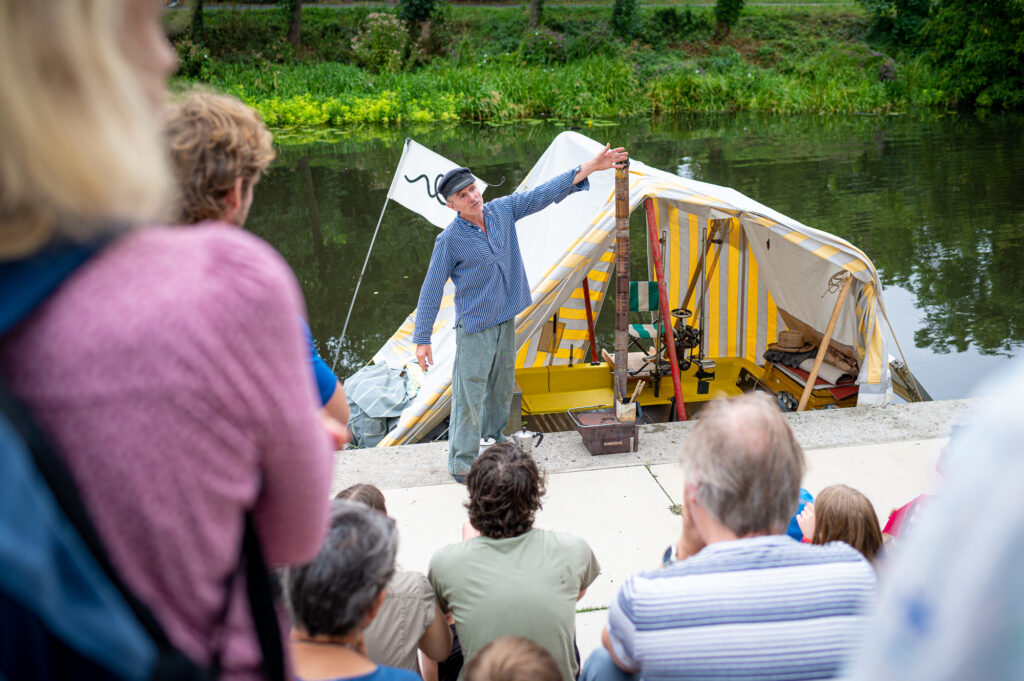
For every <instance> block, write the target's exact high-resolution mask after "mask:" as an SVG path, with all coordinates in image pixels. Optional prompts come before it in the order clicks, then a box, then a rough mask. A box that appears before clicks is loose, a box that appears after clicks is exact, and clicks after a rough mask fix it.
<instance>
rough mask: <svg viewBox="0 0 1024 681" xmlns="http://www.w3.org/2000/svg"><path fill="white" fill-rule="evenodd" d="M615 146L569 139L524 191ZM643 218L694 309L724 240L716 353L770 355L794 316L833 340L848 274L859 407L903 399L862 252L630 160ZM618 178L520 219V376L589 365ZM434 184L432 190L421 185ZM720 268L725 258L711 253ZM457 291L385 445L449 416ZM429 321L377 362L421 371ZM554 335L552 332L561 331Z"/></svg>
mask: <svg viewBox="0 0 1024 681" xmlns="http://www.w3.org/2000/svg"><path fill="white" fill-rule="evenodd" d="M602 147H603V145H602V144H599V143H598V142H595V141H594V140H592V139H590V138H588V137H585V136H583V135H580V134H578V133H574V132H565V133H562V134H560V135H559V136H558V137H557V138H555V140H554V141H553V142H552V144H551V146H549V147H548V149H547V151H545V152H544V154H543V156H541V158H540V160H539V161H538V162H537V164H536V165H535V166H534V167H533V169H532V170H531V171H530V172H529V174H528V175H527V176H526V178H525V179H524V180H523V181H522V183H521V184H520V185H519V187H518V188H517V189H516V191H518V192H522V191H526V190H529V189H532V188H534V187H536V186H538V185H539V184H542V183H543V182H545V181H546V180H549V179H551V178H552V177H554V176H555V175H558V174H559V173H562V172H565V171H566V170H568V169H570V168H573V167H574V166H576V165H578V164H580V163H582V162H583V161H586V160H588V159H590V158H593V157H594V155H596V154H597V153H598V151H600V150H601V148H602ZM629 178H630V202H631V206H630V207H631V209H634V208H636V207H637V206H641V205H643V202H644V200H645V199H650V200H651V202H652V203H651V208H650V215H652V216H653V219H654V222H655V223H656V224H657V228H658V230H659V232H660V234H661V235H662V237H663V239H664V240H665V244H666V245H665V247H664V253H663V260H664V264H665V276H666V286H667V288H668V294H669V304H670V307H676V306H678V305H680V302H681V300H682V298H683V295H684V293H685V290H686V288H687V283H688V280H689V278H690V274H691V273H692V272H694V271H695V270H696V269H697V268H698V267H699V262H700V261H699V254H700V252H701V249H702V248H703V247H704V244H705V243H706V237H707V233H708V231H709V230H712V229H715V230H717V231H718V235H719V237H720V241H721V242H722V244H721V246H720V247H718V248H720V250H721V252H720V254H719V255H720V257H719V258H718V259H717V260H716V266H715V268H714V269H712V268H711V266H710V265H709V264H708V263H707V262H705V265H704V266H705V268H706V270H705V271H706V274H707V280H708V281H707V291H706V293H705V294H704V295H706V296H707V312H706V315H707V321H706V327H705V329H704V331H705V334H704V335H705V339H704V342H705V344H706V350H707V352H708V355H709V356H711V357H727V356H732V357H746V358H747V359H749V360H750V361H753V362H757V363H761V362H762V360H761V354H762V353H763V351H764V348H765V346H766V345H767V344H768V343H771V342H774V341H775V340H776V337H777V332H778V331H779V330H782V329H784V328H786V325H787V324H788V321H789V320H793V321H794V323H799V324H803V325H805V327H806V330H808V331H809V332H811V333H814V332H815V331H816V332H817V333H818V334H819V337H820V333H821V331H822V330H823V329H824V328H825V326H826V325H827V323H828V319H829V317H830V315H831V314H832V310H833V308H834V306H835V301H836V296H837V290H838V287H837V286H835V282H836V278H835V275H837V274H839V275H841V274H843V273H846V274H847V275H850V276H852V277H853V282H852V285H851V288H850V293H849V297H848V299H847V300H848V302H847V303H846V304H845V305H844V306H843V308H842V313H841V314H840V317H839V321H838V323H837V325H836V328H835V332H834V335H833V339H834V342H835V343H839V344H842V345H845V346H847V347H848V348H850V349H851V351H852V353H853V354H854V355H855V356H856V358H857V360H858V361H859V363H860V372H859V375H858V376H857V383H858V386H859V394H858V403H859V404H882V403H885V402H888V401H889V400H890V399H891V398H892V384H891V380H890V376H889V367H888V363H887V361H888V349H887V340H886V337H885V335H884V334H883V333H882V321H883V320H884V315H885V311H884V309H883V307H882V305H881V299H880V297H879V293H880V292H881V283H880V282H879V280H878V275H877V273H876V272H875V268H874V266H873V265H872V264H871V261H870V260H869V259H868V258H867V256H865V255H864V254H863V253H862V252H861V251H860V250H858V249H857V248H855V247H854V246H852V245H851V244H849V243H848V242H846V241H844V240H843V239H840V238H838V237H836V236H833V235H831V234H828V233H825V232H821V231H819V230H816V229H813V228H810V227H807V226H805V225H803V224H801V223H800V222H797V221H796V220H793V219H791V218H788V217H786V216H785V215H782V214H781V213H778V212H776V211H773V210H772V209H770V208H768V207H767V206H763V205H761V204H760V203H758V202H756V201H754V200H752V199H750V198H748V197H746V196H744V195H742V194H740V193H739V192H737V191H735V190H732V189H728V188H726V187H719V186H716V185H712V184H708V183H704V182H698V181H695V180H690V179H686V178H683V177H679V176H677V175H674V174H672V173H668V172H664V171H661V170H658V169H656V168H651V167H649V166H647V165H645V164H644V163H642V162H641V161H639V160H637V159H631V160H630V168H629ZM614 182H615V176H614V173H613V172H611V171H606V172H599V173H595V174H593V175H591V176H590V191H587V192H577V193H575V194H572V195H570V196H569V197H567V198H566V199H564V200H563V201H562V202H561V203H558V204H554V205H552V206H549V207H548V208H546V209H544V210H543V211H541V212H539V213H536V214H534V215H531V216H528V217H526V218H523V219H522V220H520V221H519V222H518V223H517V227H516V228H517V233H518V236H519V243H520V247H521V249H522V253H523V262H524V263H525V266H526V273H527V278H528V281H529V285H530V289H531V292H532V297H533V304H532V305H531V306H530V307H528V308H527V309H526V310H524V311H523V312H522V313H521V314H520V315H519V316H518V317H517V318H516V350H517V355H516V367H517V368H523V367H533V366H543V365H545V364H565V363H568V362H569V361H570V357H571V358H572V361H574V362H578V361H580V360H581V359H583V355H584V352H585V351H586V348H585V339H586V337H587V329H586V318H585V312H584V310H583V307H584V301H583V293H582V287H581V284H582V281H583V279H584V277H587V278H588V281H589V289H590V295H591V300H592V302H593V305H594V307H595V315H596V314H597V310H599V309H600V305H601V303H602V302H603V300H604V296H605V292H606V291H607V288H608V284H609V283H610V281H611V269H612V264H613V263H612V261H613V258H612V248H613V246H614V226H615V205H614ZM421 183H422V180H421ZM707 260H711V257H710V254H709V257H708V259H707ZM454 312H455V310H454V302H453V289H452V284H451V282H450V281H449V282H448V284H447V285H446V287H445V293H444V297H443V298H442V301H441V309H440V311H439V313H438V316H437V321H436V322H435V324H434V329H433V336H432V339H431V343H432V346H433V355H434V361H435V363H436V364H435V366H434V367H433V368H432V369H431V370H430V371H429V372H428V373H427V375H426V377H425V379H424V382H423V385H422V389H421V390H420V393H419V394H418V395H417V397H416V399H415V400H414V401H413V403H412V404H411V405H410V406H409V407H408V408H407V409H406V410H405V411H404V412H403V414H402V418H401V419H400V422H399V425H398V427H397V428H395V429H394V430H393V431H392V432H391V433H390V434H389V435H388V437H387V438H385V440H384V441H383V442H382V443H381V445H382V446H383V445H390V444H401V443H403V442H414V441H416V440H417V439H418V438H419V437H421V436H422V435H424V434H425V433H426V432H427V431H428V430H429V429H430V428H432V427H433V426H434V425H436V424H437V423H439V422H440V421H441V420H442V419H443V418H444V417H445V416H447V413H448V410H449V408H450V402H451V372H452V365H453V359H454V354H455V334H454V330H453V329H452V321H453V318H454ZM555 314H557V315H558V320H559V322H560V323H563V324H564V329H563V330H562V331H561V332H560V334H559V335H558V338H557V341H556V343H554V344H551V345H549V347H541V335H542V333H541V332H542V327H543V326H544V325H545V323H546V322H549V321H550V320H551V318H552V316H553V315H555ZM415 315H416V313H415V311H414V312H413V313H412V314H411V315H410V316H409V317H408V318H407V319H406V320H405V322H404V323H403V324H402V326H401V327H400V328H399V329H398V331H397V332H396V333H395V334H394V336H392V338H391V339H390V340H389V341H388V342H387V343H386V344H385V345H384V347H383V348H381V350H380V351H379V352H378V353H377V355H376V356H375V357H374V359H373V361H374V362H375V363H379V362H387V363H388V365H389V366H391V367H393V368H396V369H401V368H403V367H405V366H406V365H408V364H409V363H410V362H412V363H414V362H415V358H414V355H415V345H414V344H413V343H412V330H413V326H414V322H415ZM549 326H550V325H549Z"/></svg>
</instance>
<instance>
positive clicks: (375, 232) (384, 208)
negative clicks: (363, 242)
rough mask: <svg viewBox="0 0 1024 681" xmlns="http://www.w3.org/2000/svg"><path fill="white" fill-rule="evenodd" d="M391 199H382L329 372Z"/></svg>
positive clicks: (336, 363)
mask: <svg viewBox="0 0 1024 681" xmlns="http://www.w3.org/2000/svg"><path fill="white" fill-rule="evenodd" d="M390 200H391V197H386V198H385V199H384V207H383V208H381V209H380V217H379V218H377V226H376V227H375V228H374V230H373V238H372V239H370V248H369V249H368V250H367V251H366V259H365V260H363V269H362V270H360V272H359V279H358V280H357V281H356V290H355V291H354V292H353V293H352V302H351V303H349V304H348V314H346V315H345V325H344V326H342V327H341V338H339V339H338V347H336V348H335V349H334V362H333V363H332V364H331V371H334V370H335V367H337V366H338V357H339V356H340V355H341V345H342V343H344V342H345V332H346V331H348V320H349V319H350V318H351V317H352V308H353V307H355V305H356V296H358V295H359V287H360V286H361V285H362V283H363V275H364V274H365V273H366V266H367V265H368V264H369V263H370V253H372V252H373V244H374V243H376V241H377V232H379V231H380V223H381V222H382V221H383V220H384V211H385V210H386V209H387V207H388V201H390Z"/></svg>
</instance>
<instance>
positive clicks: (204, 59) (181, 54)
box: [174, 35, 210, 78]
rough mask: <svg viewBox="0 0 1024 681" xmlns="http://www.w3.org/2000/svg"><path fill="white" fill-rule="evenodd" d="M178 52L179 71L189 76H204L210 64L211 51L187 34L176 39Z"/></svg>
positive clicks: (175, 46) (175, 47)
mask: <svg viewBox="0 0 1024 681" xmlns="http://www.w3.org/2000/svg"><path fill="white" fill-rule="evenodd" d="M174 49H175V50H176V51H177V53H178V73H180V74H181V75H183V76H186V77H188V78H203V77H204V75H205V69H206V68H207V67H208V66H209V64H210V51H209V50H208V49H207V48H206V47H205V46H204V45H197V44H196V43H195V42H193V40H192V39H191V38H189V37H186V35H183V36H182V37H179V38H178V39H177V40H175V41H174Z"/></svg>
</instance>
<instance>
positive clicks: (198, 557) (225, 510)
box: [0, 0, 333, 681]
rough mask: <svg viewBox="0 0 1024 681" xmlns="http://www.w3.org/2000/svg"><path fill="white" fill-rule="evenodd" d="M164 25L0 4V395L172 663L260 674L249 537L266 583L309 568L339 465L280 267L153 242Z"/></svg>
mask: <svg viewBox="0 0 1024 681" xmlns="http://www.w3.org/2000/svg"><path fill="white" fill-rule="evenodd" d="M161 11H162V5H161V3H160V2H158V1H154V0H46V1H45V2H13V1H8V2H0V93H2V96H0V139H2V140H3V142H2V143H0V310H2V311H3V313H4V314H0V317H2V318H3V324H0V326H4V324H6V323H13V322H14V321H15V320H17V321H18V324H17V325H16V326H12V327H11V328H7V327H6V326H4V328H3V329H2V338H0V380H2V381H3V382H4V383H5V384H6V385H7V387H8V388H9V389H10V391H11V392H12V393H14V395H16V396H17V397H18V398H19V399H20V400H21V401H22V402H23V403H25V404H26V405H27V407H28V409H29V410H30V411H31V413H32V415H33V416H34V418H35V420H36V421H37V423H38V424H39V427H40V429H41V430H42V431H43V434H44V435H45V436H46V438H47V440H48V441H49V442H50V444H51V445H52V446H53V447H54V449H55V451H56V452H58V453H59V455H60V456H61V458H62V459H63V462H64V463H65V464H66V466H67V468H68V469H69V472H70V474H71V478H72V479H73V481H74V485H75V487H76V488H77V491H78V493H79V496H80V498H81V502H82V505H83V507H84V510H85V511H86V513H87V514H88V516H89V518H90V520H91V522H92V524H93V525H94V526H95V530H96V534H97V535H98V539H99V542H100V543H101V544H102V546H103V548H104V550H105V553H106V556H107V557H108V558H109V560H110V563H111V564H112V566H113V567H114V569H115V570H116V572H117V574H118V575H119V577H120V579H121V580H123V582H124V583H125V584H126V586H127V587H128V589H129V590H130V591H131V592H132V593H134V594H135V595H136V596H137V597H138V598H139V600H140V601H142V602H143V603H144V604H145V605H146V606H147V608H148V609H149V610H150V611H151V612H152V614H153V616H154V617H155V619H156V620H157V622H158V623H159V624H160V625H161V627H162V628H163V629H164V631H165V632H166V634H167V637H168V639H169V640H170V642H171V643H172V644H173V646H174V647H176V648H178V649H180V650H181V652H182V653H184V654H185V655H186V656H187V657H188V658H189V659H190V660H192V661H193V662H195V663H196V664H198V665H201V666H204V667H210V666H213V665H214V664H215V663H216V664H218V665H219V678H221V679H225V680H229V681H233V680H239V679H253V678H257V677H258V676H259V675H260V674H261V667H262V666H263V664H262V663H263V655H262V653H261V648H260V642H259V639H258V636H257V634H256V630H255V627H254V623H253V612H252V609H251V608H250V604H249V602H248V598H247V596H246V584H245V570H244V569H242V566H241V560H242V552H241V547H242V544H243V536H244V535H245V528H246V525H247V524H248V523H247V520H248V519H251V520H252V521H253V522H252V525H253V526H254V529H255V534H256V535H257V536H258V539H259V543H260V545H261V547H262V549H263V553H264V555H265V557H266V560H267V563H268V564H269V565H270V566H272V567H279V566H282V565H286V564H296V563H304V562H306V561H308V560H310V559H311V558H312V557H313V556H314V555H316V552H317V551H318V550H319V548H320V545H321V543H322V542H323V536H324V530H325V527H326V522H325V521H326V518H327V510H328V488H329V481H330V477H331V466H332V463H333V458H332V456H331V452H330V450H329V448H328V438H327V434H326V433H325V432H324V430H323V428H322V426H321V424H320V423H319V422H318V420H317V418H316V415H315V409H316V405H315V401H314V397H313V392H312V391H313V388H312V382H311V380H310V376H309V375H308V373H307V370H306V364H305V363H306V361H307V360H306V357H305V353H304V345H303V340H302V332H301V329H300V325H299V316H300V315H301V314H302V307H303V306H302V295H301V293H300V291H299V287H298V284H297V282H296V281H295V277H294V276H293V274H292V273H291V271H290V270H289V269H288V267H287V265H286V264H285V262H284V260H282V258H281V257H280V255H279V254H278V253H277V252H275V251H274V250H273V249H272V248H270V247H269V246H268V245H267V244H266V243H264V242H263V241H261V240H260V239H257V238H256V237H254V236H253V235H251V234H246V233H244V232H241V231H239V230H237V229H232V228H230V227H227V226H225V225H218V224H208V225H203V226H199V227H196V228H194V229H189V230H183V229H180V228H163V227H153V226H150V225H153V224H155V223H158V222H159V221H161V220H162V219H163V217H164V210H165V207H166V206H167V205H169V204H170V203H171V196H172V191H171V189H172V187H173V180H172V177H171V171H170V168H169V164H168V163H167V159H166V156H167V155H166V149H165V142H164V138H163V135H162V129H161V125H160V113H161V111H162V109H163V100H164V96H165V94H166V86H167V75H168V73H169V72H170V71H171V70H173V68H174V64H175V62H176V56H175V52H174V48H173V47H172V46H171V45H170V43H169V42H167V38H166V34H165V32H164V30H163V28H162V26H161V24H160V18H161ZM72 269H73V270H74V271H73V273H71V270H72ZM65 275H69V276H66V278H65ZM57 282H61V285H60V286H59V287H56V283H57ZM44 298H45V299H44ZM11 308H14V309H11ZM27 310H31V311H32V312H31V314H25V313H26V312H27ZM22 315H24V316H22ZM25 510H26V512H29V510H28V509H27V508H26V509H25ZM11 522H15V521H14V520H11ZM54 551H55V552H56V549H55V550H54ZM3 570H4V567H0V571H3ZM36 588H40V587H39V586H37V587H36ZM68 588H70V587H68ZM43 590H44V591H46V592H50V595H51V596H52V593H56V592H54V591H53V589H51V588H50V587H49V586H47V587H46V588H45V589H43ZM96 640H97V641H99V640H100V639H99V638H97V639H96ZM0 641H2V642H3V643H0V647H2V646H3V645H4V644H7V643H9V641H10V639H9V637H6V636H4V635H2V634H0ZM0 657H2V655H0ZM74 672H80V670H78V669H76V670H74ZM81 673H82V674H83V675H84V674H85V673H86V672H81ZM38 678H47V677H46V676H45V675H44V676H40V677H38Z"/></svg>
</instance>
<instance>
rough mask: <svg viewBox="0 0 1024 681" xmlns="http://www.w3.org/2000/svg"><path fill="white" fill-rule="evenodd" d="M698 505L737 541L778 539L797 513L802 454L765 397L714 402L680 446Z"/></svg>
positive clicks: (780, 417)
mask: <svg viewBox="0 0 1024 681" xmlns="http://www.w3.org/2000/svg"><path fill="white" fill-rule="evenodd" d="M680 463H681V464H682V467H683V475H684V477H685V478H686V481H687V482H688V483H691V484H699V485H700V486H699V487H698V489H697V502H698V503H699V504H700V505H701V507H702V508H704V510H706V511H707V512H708V513H710V514H711V515H712V516H713V517H714V518H715V519H716V520H718V521H719V522H720V523H722V524H723V525H725V526H726V527H727V528H729V529H730V530H732V531H733V532H735V533H736V535H737V536H740V537H744V536H747V535H757V534H779V533H782V532H784V531H785V529H786V526H787V525H788V524H789V520H790V518H791V517H792V516H793V514H794V513H795V512H796V508H797V500H798V498H799V495H800V481H801V479H802V478H803V473H804V466H805V464H804V452H803V449H801V447H800V444H799V443H798V442H797V441H796V437H795V436H794V434H793V430H792V429H791V428H790V427H789V423H787V422H786V419H785V418H784V417H783V416H782V413H781V412H779V410H778V408H777V407H776V406H775V405H774V404H773V403H772V401H771V400H770V399H769V398H768V397H767V396H765V395H761V394H754V393H751V394H748V395H743V396H741V397H737V398H734V399H729V400H724V399H720V400H715V401H714V402H712V403H711V404H710V405H709V406H708V407H707V408H706V409H705V410H704V412H703V413H702V414H701V418H700V421H699V423H698V424H697V427H696V428H694V429H693V431H692V432H691V433H690V435H689V437H687V439H686V442H685V443H684V445H683V453H682V457H681V458H680Z"/></svg>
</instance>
